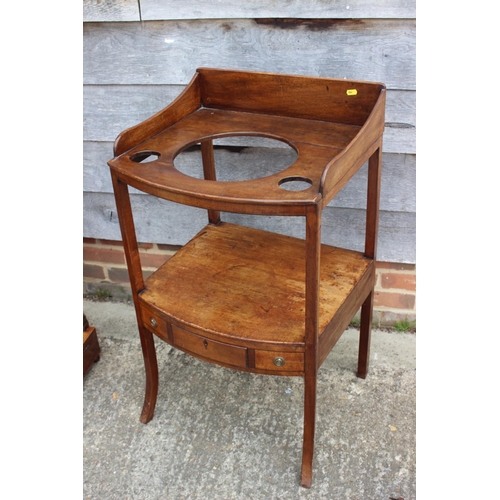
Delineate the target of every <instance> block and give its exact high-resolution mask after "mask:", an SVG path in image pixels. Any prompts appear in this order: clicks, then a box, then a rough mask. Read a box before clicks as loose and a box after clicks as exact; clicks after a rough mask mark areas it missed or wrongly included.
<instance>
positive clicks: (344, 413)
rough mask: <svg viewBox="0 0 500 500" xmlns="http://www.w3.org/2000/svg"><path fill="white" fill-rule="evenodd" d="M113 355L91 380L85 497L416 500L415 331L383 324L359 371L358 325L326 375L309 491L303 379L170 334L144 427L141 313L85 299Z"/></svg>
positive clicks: (322, 374)
mask: <svg viewBox="0 0 500 500" xmlns="http://www.w3.org/2000/svg"><path fill="white" fill-rule="evenodd" d="M83 311H84V313H85V314H86V316H87V318H88V320H89V322H90V324H91V325H93V326H95V327H96V329H97V335H98V338H99V342H100V345H101V349H102V352H101V359H100V361H99V362H97V363H95V364H94V365H93V366H92V368H91V370H90V372H89V373H88V374H87V375H86V376H85V378H84V381H83V407H84V415H83V418H84V427H83V445H84V446H83V447H84V456H83V464H84V470H83V478H84V482H83V498H84V499H91V500H115V499H116V500H127V499H134V500H135V499H137V500H139V499H140V500H160V499H162V500H164V499H165V500H170V499H172V500H181V499H186V500H187V499H189V500H195V499H203V500H211V499H223V500H233V499H234V500H238V499H250V500H259V499H265V500H274V499H287V500H289V499H302V498H307V499H346V500H378V499H381V500H389V499H391V498H397V499H404V500H413V499H415V498H416V477H415V476H416V459H415V441H416V436H415V434H416V423H415V420H416V417H415V403H416V401H415V400H416V394H415V393H416V388H415V385H416V383H415V335H414V334H405V333H393V332H386V331H381V330H374V331H373V334H372V350H371V365H370V373H369V375H368V377H367V378H366V379H365V380H362V379H359V378H357V377H356V375H355V371H356V363H357V337H358V334H359V332H357V331H356V330H354V329H349V330H347V331H346V332H345V333H344V335H343V336H342V338H341V339H340V341H339V343H338V344H337V345H336V346H335V348H334V349H333V351H332V352H331V353H330V355H329V357H328V358H327V360H326V361H325V363H324V364H323V365H322V367H321V368H320V371H319V381H318V400H317V424H316V440H315V459H314V476H313V484H312V488H311V489H304V488H301V487H300V486H299V477H300V463H301V452H302V404H303V381H302V379H301V378H299V377H272V376H265V375H254V374H250V373H244V372H238V371H233V370H229V369H226V368H221V367H217V366H214V365H211V364H208V363H205V362H203V361H200V360H197V359H195V358H193V357H191V356H188V355H187V354H184V353H182V352H180V351H177V350H175V349H173V348H171V347H170V346H168V345H167V344H165V343H163V342H161V341H158V342H157V352H158V363H159V370H160V389H159V394H158V402H157V404H156V411H155V416H154V418H153V420H152V421H151V422H150V423H149V424H147V425H144V424H141V423H140V421H139V416H140V412H141V408H142V402H143V391H144V368H143V361H142V354H141V349H140V343H139V337H138V333H137V327H136V322H135V315H134V308H133V306H132V305H130V304H124V303H113V302H93V301H88V300H84V302H83Z"/></svg>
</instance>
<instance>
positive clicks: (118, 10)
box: [83, 0, 141, 22]
mask: <svg viewBox="0 0 500 500" xmlns="http://www.w3.org/2000/svg"><path fill="white" fill-rule="evenodd" d="M140 20H141V15H140V11H139V0H83V22H106V21H140Z"/></svg>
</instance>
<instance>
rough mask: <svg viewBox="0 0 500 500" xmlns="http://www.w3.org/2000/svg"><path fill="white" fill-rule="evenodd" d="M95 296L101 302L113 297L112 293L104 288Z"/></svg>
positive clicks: (98, 290)
mask: <svg viewBox="0 0 500 500" xmlns="http://www.w3.org/2000/svg"><path fill="white" fill-rule="evenodd" d="M95 294H96V297H97V298H98V299H100V300H105V299H109V298H110V297H111V292H110V291H109V290H105V289H104V288H98V289H97V290H96V292H95Z"/></svg>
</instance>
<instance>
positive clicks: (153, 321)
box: [149, 318, 158, 328]
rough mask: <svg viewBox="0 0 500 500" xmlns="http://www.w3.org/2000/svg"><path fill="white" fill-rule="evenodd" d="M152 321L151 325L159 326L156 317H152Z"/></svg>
mask: <svg viewBox="0 0 500 500" xmlns="http://www.w3.org/2000/svg"><path fill="white" fill-rule="evenodd" d="M149 321H150V323H151V326H152V327H153V328H156V327H157V326H158V323H157V322H156V320H155V319H154V318H150V320H149Z"/></svg>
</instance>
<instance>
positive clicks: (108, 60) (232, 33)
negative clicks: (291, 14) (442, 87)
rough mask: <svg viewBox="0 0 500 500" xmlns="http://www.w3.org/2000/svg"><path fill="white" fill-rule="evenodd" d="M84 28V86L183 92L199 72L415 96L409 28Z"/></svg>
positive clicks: (371, 24) (270, 24)
mask: <svg viewBox="0 0 500 500" xmlns="http://www.w3.org/2000/svg"><path fill="white" fill-rule="evenodd" d="M306 21H307V20H294V22H290V23H281V24H280V22H279V20H247V19H239V20H235V21H233V20H203V21H201V20H193V21H175V22H174V21H150V22H146V23H97V24H95V23H85V25H84V39H83V45H84V57H83V76H84V83H85V84H106V85H111V84H121V85H124V84H129V85H130V84H170V85H186V84H187V83H188V82H189V81H190V79H191V77H192V75H193V73H194V71H195V70H196V68H197V67H201V66H212V67H219V68H224V67H225V68H233V69H246V70H255V71H273V72H277V73H288V74H304V75H316V76H336V77H338V78H348V79H357V80H365V81H375V82H377V81H379V82H383V83H385V84H386V85H387V88H389V89H395V90H415V84H416V82H415V76H416V70H415V20H413V19H405V20H399V19H397V20H391V19H380V20H376V19H375V20H374V19H370V20H360V19H344V20H339V19H336V20H333V19H327V20H316V21H309V24H308V23H307V22H306Z"/></svg>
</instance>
